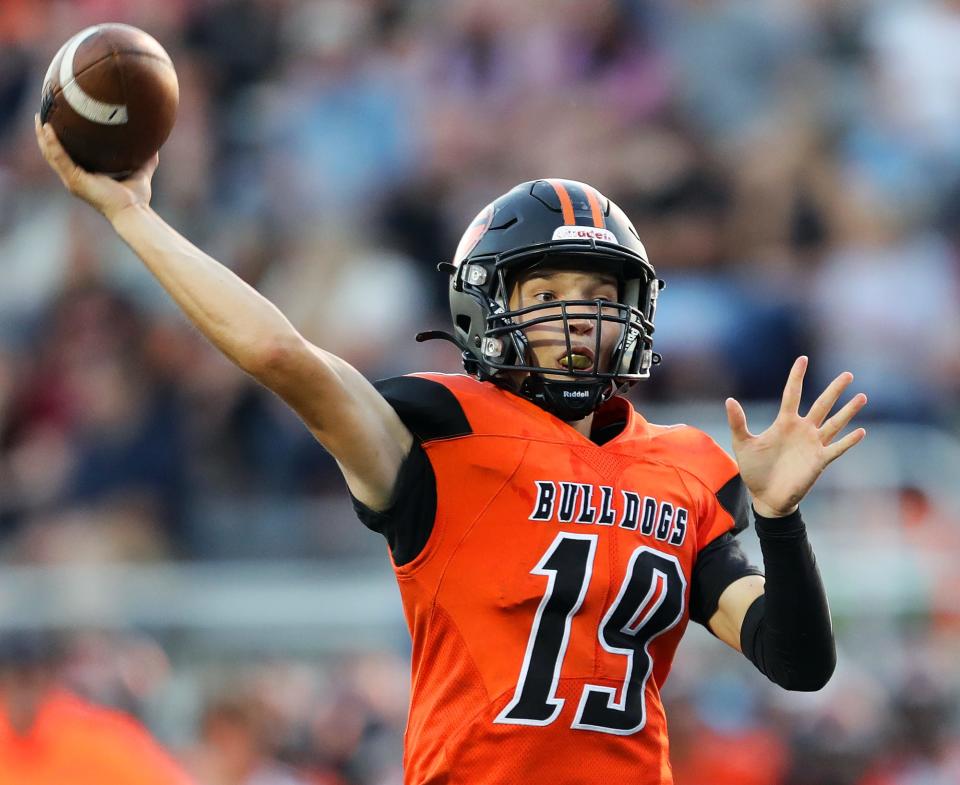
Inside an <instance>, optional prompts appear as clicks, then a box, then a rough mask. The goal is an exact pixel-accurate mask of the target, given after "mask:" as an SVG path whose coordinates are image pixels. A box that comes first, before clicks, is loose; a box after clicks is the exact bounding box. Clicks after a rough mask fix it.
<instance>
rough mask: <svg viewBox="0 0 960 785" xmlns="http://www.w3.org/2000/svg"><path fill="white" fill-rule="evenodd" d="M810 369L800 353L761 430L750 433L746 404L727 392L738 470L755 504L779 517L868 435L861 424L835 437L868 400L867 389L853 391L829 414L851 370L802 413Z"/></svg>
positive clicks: (759, 509) (793, 507) (843, 388)
mask: <svg viewBox="0 0 960 785" xmlns="http://www.w3.org/2000/svg"><path fill="white" fill-rule="evenodd" d="M806 370H807V358H806V357H798V358H797V360H796V362H795V363H794V364H793V368H791V369H790V376H789V378H788V379H787V384H786V386H785V387H784V390H783V400H782V401H781V403H780V411H779V413H778V414H777V419H776V420H774V421H773V424H772V425H771V426H770V427H769V428H767V430H765V431H764V432H763V433H760V434H757V435H754V434H752V433H750V431H749V430H748V429H747V416H746V414H744V411H743V407H742V406H741V405H740V404H739V403H738V402H737V401H736V400H734V399H733V398H727V402H726V407H727V422H728V423H729V424H730V431H731V432H732V433H733V452H734V455H735V456H736V458H737V463H738V464H739V466H740V476H741V477H742V478H743V482H744V484H745V485H746V486H747V488H748V490H749V491H750V493H751V494H752V495H753V506H754V509H755V510H756V511H757V513H759V514H760V515H763V516H766V517H769V518H779V517H782V516H784V515H789V514H790V513H792V512H793V511H794V510H796V509H797V506H798V505H799V503H800V500H801V499H802V498H803V497H804V496H805V495H806V493H807V491H809V490H810V488H811V487H813V484H814V483H815V482H816V481H817V478H818V477H819V476H820V475H821V474H822V473H823V470H824V469H826V468H827V466H828V465H830V463H832V462H833V461H835V460H836V459H837V458H839V457H840V456H841V455H843V454H844V453H845V452H846V451H847V450H849V449H850V448H851V447H853V446H854V445H855V444H857V443H858V442H860V441H861V440H862V439H863V437H864V436H866V435H867V432H866V431H865V430H864V429H863V428H857V429H856V430H854V431H851V432H850V433H848V434H847V435H846V436H844V437H843V438H842V439H838V440H837V441H834V439H836V437H837V434H839V433H840V431H842V430H843V429H844V428H845V427H846V425H847V424H848V423H849V422H850V420H852V419H853V417H854V415H856V414H857V412H859V411H860V410H861V409H862V408H863V407H864V405H865V404H866V403H867V396H866V395H864V394H863V393H858V394H857V395H855V396H854V397H853V398H851V399H850V400H849V401H847V403H846V404H845V405H844V406H843V408H841V409H840V410H839V411H838V412H837V413H836V414H834V415H833V416H832V417H830V418H829V419H828V418H827V415H828V414H830V410H831V409H833V407H834V404H836V402H837V400H838V399H839V398H840V395H841V394H842V393H843V391H844V390H845V389H846V388H847V387H848V386H849V384H850V382H852V381H853V374H852V373H849V372H844V373H841V374H840V375H839V376H838V377H837V378H836V379H834V380H833V381H832V382H830V384H829V385H828V386H827V388H826V389H825V390H824V391H823V392H822V393H821V394H820V397H819V398H817V400H816V401H815V402H814V404H813V406H811V407H810V411H809V412H807V415H806V417H801V416H800V412H799V409H800V396H801V393H802V392H803V375H804V373H805V372H806Z"/></svg>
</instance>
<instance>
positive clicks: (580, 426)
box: [570, 412, 593, 439]
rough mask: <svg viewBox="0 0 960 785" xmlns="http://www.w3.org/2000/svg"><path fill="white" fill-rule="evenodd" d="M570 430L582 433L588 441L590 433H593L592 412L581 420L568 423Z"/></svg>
mask: <svg viewBox="0 0 960 785" xmlns="http://www.w3.org/2000/svg"><path fill="white" fill-rule="evenodd" d="M570 427H571V428H575V429H576V430H577V431H579V432H580V433H582V434H583V435H584V436H586V437H587V438H588V439H589V438H590V433H591V432H592V431H593V412H591V413H590V414H588V415H587V416H586V417H584V418H583V419H582V420H577V421H575V422H572V423H570Z"/></svg>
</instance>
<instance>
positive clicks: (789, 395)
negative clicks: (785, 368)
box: [780, 355, 807, 414]
mask: <svg viewBox="0 0 960 785" xmlns="http://www.w3.org/2000/svg"><path fill="white" fill-rule="evenodd" d="M806 372H807V358H806V356H805V355H801V356H800V357H798V358H797V359H796V360H795V361H794V363H793V367H792V368H791V369H790V375H789V376H788V377H787V383H786V385H785V386H784V388H783V398H782V399H781V401H780V413H781V414H796V413H797V411H798V410H799V409H800V397H801V396H802V395H803V375H804V374H805V373H806Z"/></svg>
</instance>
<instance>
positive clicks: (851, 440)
mask: <svg viewBox="0 0 960 785" xmlns="http://www.w3.org/2000/svg"><path fill="white" fill-rule="evenodd" d="M866 435H867V432H866V430H865V429H864V428H857V429H856V430H855V431H850V433H848V434H847V435H846V436H844V437H843V438H842V439H840V440H839V441H836V442H834V443H833V444H831V445H828V446H827V448H826V458H827V465H829V464H831V463H833V462H834V461H835V460H837V458H839V457H840V456H841V455H843V454H844V453H845V452H846V451H847V450H849V449H850V448H851V447H853V446H854V445H855V444H859V443H860V442H861V441H863V437H864V436H866Z"/></svg>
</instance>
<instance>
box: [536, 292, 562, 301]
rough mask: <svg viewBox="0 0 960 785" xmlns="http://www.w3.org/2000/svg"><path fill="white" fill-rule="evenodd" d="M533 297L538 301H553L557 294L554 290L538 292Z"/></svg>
mask: <svg viewBox="0 0 960 785" xmlns="http://www.w3.org/2000/svg"><path fill="white" fill-rule="evenodd" d="M533 299H534V300H536V301H537V302H538V303H552V302H553V301H554V300H556V299H557V296H556V295H555V294H554V293H553V292H537V293H536V294H534V295H533Z"/></svg>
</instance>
